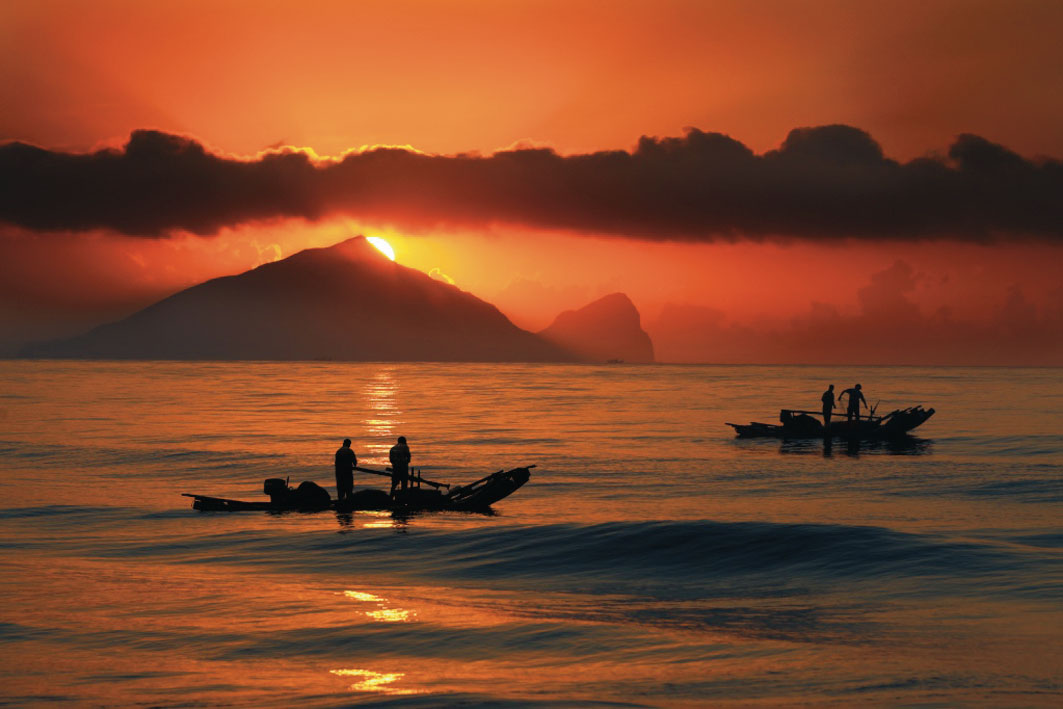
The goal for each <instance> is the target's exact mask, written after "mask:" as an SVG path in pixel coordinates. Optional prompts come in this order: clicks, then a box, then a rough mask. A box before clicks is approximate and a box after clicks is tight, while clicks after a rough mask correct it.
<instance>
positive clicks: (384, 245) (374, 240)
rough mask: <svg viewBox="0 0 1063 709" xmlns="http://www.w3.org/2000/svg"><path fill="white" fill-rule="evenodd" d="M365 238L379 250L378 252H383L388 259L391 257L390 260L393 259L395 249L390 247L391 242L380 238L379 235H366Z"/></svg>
mask: <svg viewBox="0 0 1063 709" xmlns="http://www.w3.org/2000/svg"><path fill="white" fill-rule="evenodd" d="M365 240H366V241H368V242H369V243H370V244H372V245H373V246H375V247H376V248H377V249H378V250H379V251H380V253H382V254H384V255H385V256H387V257H388V258H389V259H391V260H392V261H394V260H395V249H393V248H391V244H389V243H388V242H387V241H385V240H384V239H381V238H380V237H379V236H367V237H366V238H365Z"/></svg>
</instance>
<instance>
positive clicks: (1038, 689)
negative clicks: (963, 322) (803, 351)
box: [0, 361, 1063, 707]
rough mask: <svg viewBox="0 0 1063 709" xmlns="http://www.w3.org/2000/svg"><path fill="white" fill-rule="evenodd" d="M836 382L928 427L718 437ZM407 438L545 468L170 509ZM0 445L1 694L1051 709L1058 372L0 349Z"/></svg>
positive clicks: (38, 699) (1060, 536)
mask: <svg viewBox="0 0 1063 709" xmlns="http://www.w3.org/2000/svg"><path fill="white" fill-rule="evenodd" d="M857 381H859V382H861V383H862V384H863V386H864V390H865V392H866V393H867V394H868V399H869V401H871V402H872V403H874V402H875V401H877V400H881V404H880V409H879V410H880V412H885V411H887V410H889V409H891V408H895V407H901V406H907V405H912V404H923V405H926V406H933V407H934V408H936V409H937V414H936V415H935V416H934V417H933V418H932V419H931V420H930V421H929V422H928V423H926V424H925V425H924V426H923V427H922V428H920V429H918V430H917V431H916V433H918V434H919V437H920V438H919V439H918V440H916V441H913V442H911V443H910V444H908V445H888V444H877V445H871V446H866V445H865V446H864V447H862V448H860V449H851V448H849V447H847V446H846V445H845V444H844V443H835V444H834V446H833V448H831V449H825V448H824V445H823V443H822V442H821V441H810V442H800V443H798V442H780V441H777V440H752V441H741V440H736V439H735V438H734V436H733V433H732V431H731V429H729V428H727V427H726V426H724V422H725V421H735V422H742V423H745V422H748V421H750V420H751V419H755V420H760V421H774V420H775V418H776V416H777V414H778V409H779V408H780V407H782V406H788V407H800V406H804V407H808V408H815V406H816V404H817V402H818V400H819V394H820V393H821V392H822V390H823V389H824V388H825V385H826V384H828V383H831V382H833V383H835V384H836V385H838V386H839V388H844V387H848V386H851V385H852V384H853V383H855V382H857ZM400 434H401V435H405V436H406V437H407V438H408V439H409V441H410V447H411V449H412V451H413V455H414V464H415V465H419V466H421V467H422V468H423V472H424V475H425V477H429V478H432V479H437V480H444V481H450V482H470V481H471V480H473V479H475V478H478V477H481V476H482V475H485V474H487V473H490V472H493V471H496V470H499V469H502V468H511V467H516V466H518V465H531V464H535V465H536V466H537V467H536V468H535V469H534V470H533V475H532V479H531V481H530V482H529V483H528V484H527V485H526V486H525V487H524V488H522V489H521V490H519V491H518V492H517V493H516V494H515V495H513V496H512V497H511V498H508V499H506V500H503V501H502V502H501V503H499V504H497V505H496V508H495V509H496V514H495V515H493V516H486V515H479V514H462V513H427V514H420V515H415V516H410V517H395V516H392V515H391V514H389V513H369V512H365V513H354V514H347V515H344V514H337V513H334V512H320V513H285V514H273V513H266V512H245V513H215V512H206V513H202V512H195V511H193V510H192V509H191V506H190V500H189V499H188V498H184V497H181V496H180V493H182V492H196V493H202V494H209V495H216V496H222V497H236V498H242V499H249V500H258V499H265V498H264V497H263V496H262V494H261V488H262V480H263V479H264V478H267V477H285V476H291V479H292V482H293V483H294V482H298V481H301V480H315V481H317V482H319V483H321V484H323V485H327V486H328V489H329V490H330V492H334V488H333V485H334V481H333V474H332V456H333V453H334V452H335V449H336V448H337V447H338V446H339V444H340V442H341V440H342V438H343V437H345V436H349V437H350V438H352V439H353V440H354V448H355V450H356V451H357V453H358V456H359V459H360V462H361V463H362V464H365V465H370V466H377V467H381V468H382V467H383V466H384V464H385V460H386V456H387V450H388V448H389V447H390V446H391V444H392V443H393V442H394V438H395V437H396V436H397V435H400ZM0 462H2V475H0V493H2V494H0V569H2V572H0V573H2V575H0V704H13V705H20V704H26V705H31V704H42V703H62V702H65V703H69V704H72V705H93V706H95V705H121V706H125V705H133V704H147V705H162V706H219V705H225V706H256V707H257V706H292V705H299V706H308V707H316V706H322V707H331V706H341V705H352V704H372V705H379V706H395V707H422V706H448V705H452V704H461V705H466V706H478V705H481V704H490V705H492V706H499V707H508V706H562V707H572V706H653V707H657V706H664V707H671V706H707V705H708V706H720V705H730V704H737V705H749V706H765V705H779V706H793V705H814V706H824V705H826V706H830V705H837V706H852V705H857V704H859V705H868V704H870V705H880V706H956V705H962V706H970V705H980V706H1008V707H1015V706H1060V705H1061V704H1063V371H1061V370H1051V369H1041V370H1035V369H938V368H926V369H920V368H865V369H861V370H856V369H851V368H848V369H847V368H814V367H673V366H628V365H616V366H608V367H605V366H603V367H594V366H562V365H556V366H553V365H546V366H544V365H501V366H499V365H437V364H401V365H392V364H339V363H294V364H291V363H283V364H274V363H251V364H246V363H234V364H228V363H225V364H213V363H158V362H144V363H141V362H130V363H126V362H103V363H99V362H50V361H44V362H32V361H5V362H0ZM361 477H362V478H365V479H364V480H361V479H356V486H357V485H359V484H361V485H362V486H365V487H373V486H377V483H378V479H376V478H373V477H372V476H367V475H366V476H361Z"/></svg>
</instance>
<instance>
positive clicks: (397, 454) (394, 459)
mask: <svg viewBox="0 0 1063 709" xmlns="http://www.w3.org/2000/svg"><path fill="white" fill-rule="evenodd" d="M388 460H390V461H391V496H392V497H394V496H395V488H396V487H399V486H400V485H401V486H402V491H403V492H405V491H406V481H407V480H409V477H410V447H409V446H407V445H406V436H399V442H398V443H396V444H395V445H393V446H392V447H391V452H390V453H388Z"/></svg>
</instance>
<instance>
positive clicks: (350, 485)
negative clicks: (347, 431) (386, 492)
mask: <svg viewBox="0 0 1063 709" xmlns="http://www.w3.org/2000/svg"><path fill="white" fill-rule="evenodd" d="M356 465H358V456H356V455H355V454H354V451H353V450H351V439H350V438H344V439H343V446H341V447H340V449H339V450H338V451H336V500H337V502H338V501H341V500H346V499H347V498H348V497H350V496H351V495H353V494H354V466H356Z"/></svg>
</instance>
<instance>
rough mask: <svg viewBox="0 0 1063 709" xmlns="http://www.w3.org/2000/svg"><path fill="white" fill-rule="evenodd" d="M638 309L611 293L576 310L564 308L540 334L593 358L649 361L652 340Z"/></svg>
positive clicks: (546, 338) (651, 358)
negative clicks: (643, 324)
mask: <svg viewBox="0 0 1063 709" xmlns="http://www.w3.org/2000/svg"><path fill="white" fill-rule="evenodd" d="M640 320H641V318H640V317H639V311H638V310H637V309H636V308H635V304H634V303H632V302H631V299H630V298H628V297H627V296H626V295H624V294H623V293H613V294H612V295H607V296H605V297H604V298H601V299H599V300H596V301H594V302H593V303H591V304H590V305H586V306H584V307H582V308H580V309H579V310H566V311H565V312H563V313H561V314H560V315H558V316H557V319H555V320H554V322H553V323H552V324H551V325H550V327H548V328H546V329H545V330H543V331H542V332H540V333H539V336H540V337H542V338H543V339H545V340H548V341H550V342H553V343H554V344H556V345H558V346H560V347H564V348H565V349H567V350H570V351H572V352H574V353H576V354H577V355H579V356H580V357H583V358H584V359H587V360H590V361H595V362H608V361H616V360H621V361H624V362H652V361H653V342H652V341H651V340H650V336H649V335H647V334H646V331H645V330H643V329H642V325H641V322H640Z"/></svg>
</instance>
